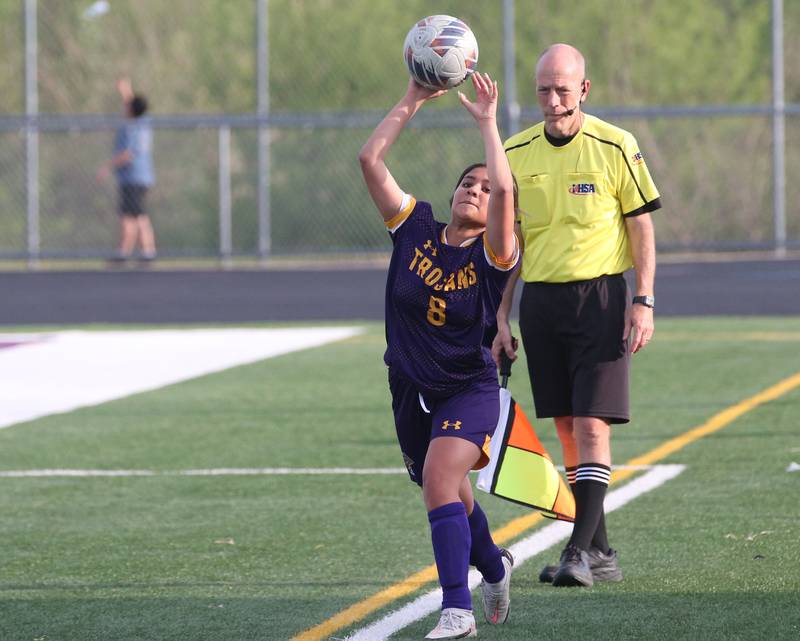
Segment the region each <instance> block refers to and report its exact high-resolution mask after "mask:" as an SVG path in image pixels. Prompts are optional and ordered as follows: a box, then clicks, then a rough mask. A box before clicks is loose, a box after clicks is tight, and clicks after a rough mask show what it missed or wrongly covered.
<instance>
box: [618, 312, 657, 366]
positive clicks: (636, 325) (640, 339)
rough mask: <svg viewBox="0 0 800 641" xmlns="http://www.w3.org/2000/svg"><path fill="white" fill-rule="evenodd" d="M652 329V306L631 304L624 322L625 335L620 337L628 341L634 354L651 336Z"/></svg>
mask: <svg viewBox="0 0 800 641" xmlns="http://www.w3.org/2000/svg"><path fill="white" fill-rule="evenodd" d="M654 331H655V322H654V321H653V308H652V307H647V306H646V305H636V304H634V305H631V307H630V311H629V313H628V318H627V319H626V322H625V335H624V336H623V337H622V339H623V340H625V341H628V344H629V345H630V350H631V352H632V353H633V354H635V353H636V352H638V351H639V350H640V349H642V347H644V346H645V345H647V344H648V343H649V342H650V340H651V339H652V338H653V332H654Z"/></svg>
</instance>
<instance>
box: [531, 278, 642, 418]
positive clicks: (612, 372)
mask: <svg viewBox="0 0 800 641" xmlns="http://www.w3.org/2000/svg"><path fill="white" fill-rule="evenodd" d="M629 305H630V302H629V299H628V290H627V285H626V283H625V279H624V277H623V276H622V274H615V275H612V276H601V277H599V278H595V279H592V280H586V281H576V282H572V283H525V286H524V288H523V290H522V299H521V301H520V319H519V321H520V331H521V334H522V344H523V346H524V348H525V356H526V358H527V360H528V374H529V375H530V379H531V387H532V388H533V401H534V405H535V406H536V415H537V417H539V418H546V417H554V416H592V417H596V418H602V419H605V420H607V421H609V422H610V423H627V422H628V421H629V420H630V409H629V392H628V380H629V369H630V352H629V350H628V344H627V341H623V340H622V334H623V332H624V330H625V315H626V309H627V307H628V306H629Z"/></svg>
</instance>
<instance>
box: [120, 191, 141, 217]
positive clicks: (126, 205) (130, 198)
mask: <svg viewBox="0 0 800 641" xmlns="http://www.w3.org/2000/svg"><path fill="white" fill-rule="evenodd" d="M145 196H147V187H146V186H145V185H120V186H119V215H120V216H141V215H142V214H144V213H145V212H146V211H147V209H146V208H145V204H144V201H145Z"/></svg>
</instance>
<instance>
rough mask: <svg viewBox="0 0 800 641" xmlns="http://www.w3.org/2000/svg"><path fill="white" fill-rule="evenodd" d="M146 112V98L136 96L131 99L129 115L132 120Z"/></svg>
mask: <svg viewBox="0 0 800 641" xmlns="http://www.w3.org/2000/svg"><path fill="white" fill-rule="evenodd" d="M146 111H147V98H145V97H144V96H142V95H140V94H137V95H135V96H134V97H133V98H132V99H131V115H132V116H133V117H134V118H139V117H140V116H143V115H144V114H145V112H146Z"/></svg>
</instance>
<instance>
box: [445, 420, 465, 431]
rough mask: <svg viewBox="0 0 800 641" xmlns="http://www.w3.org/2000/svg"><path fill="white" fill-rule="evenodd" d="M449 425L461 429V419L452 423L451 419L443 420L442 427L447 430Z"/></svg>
mask: <svg viewBox="0 0 800 641" xmlns="http://www.w3.org/2000/svg"><path fill="white" fill-rule="evenodd" d="M448 427H452V428H453V429H454V430H460V429H461V421H455V422H453V423H451V422H450V421H443V422H442V429H443V430H446V429H447V428H448Z"/></svg>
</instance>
